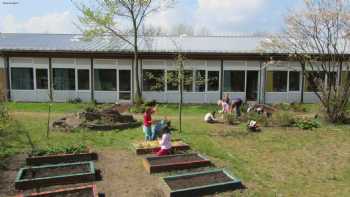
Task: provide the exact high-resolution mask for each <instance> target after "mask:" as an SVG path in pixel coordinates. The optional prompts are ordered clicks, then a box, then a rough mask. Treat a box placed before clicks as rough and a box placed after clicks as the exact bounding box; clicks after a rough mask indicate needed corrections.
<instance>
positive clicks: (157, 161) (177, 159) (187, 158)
mask: <svg viewBox="0 0 350 197" xmlns="http://www.w3.org/2000/svg"><path fill="white" fill-rule="evenodd" d="M202 160H204V159H203V158H202V157H200V156H199V155H197V154H189V155H177V156H173V157H167V156H165V157H155V158H152V159H149V163H150V164H151V165H152V166H153V165H164V164H169V163H171V164H175V163H184V162H191V161H192V162H193V161H202Z"/></svg>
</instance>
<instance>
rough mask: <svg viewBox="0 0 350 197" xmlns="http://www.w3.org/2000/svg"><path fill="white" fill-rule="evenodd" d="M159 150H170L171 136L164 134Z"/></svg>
mask: <svg viewBox="0 0 350 197" xmlns="http://www.w3.org/2000/svg"><path fill="white" fill-rule="evenodd" d="M160 148H161V149H166V150H169V149H171V135H170V134H169V133H164V134H163V136H162V140H161V141H160Z"/></svg>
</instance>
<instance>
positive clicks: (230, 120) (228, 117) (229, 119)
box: [224, 113, 239, 125]
mask: <svg viewBox="0 0 350 197" xmlns="http://www.w3.org/2000/svg"><path fill="white" fill-rule="evenodd" d="M224 123H225V124H228V125H235V124H239V122H238V120H237V118H236V116H235V115H233V114H230V113H225V114H224Z"/></svg>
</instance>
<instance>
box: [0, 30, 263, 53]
mask: <svg viewBox="0 0 350 197" xmlns="http://www.w3.org/2000/svg"><path fill="white" fill-rule="evenodd" d="M130 39H131V37H130ZM264 39H268V37H267V36H263V35H253V34H252V35H234V36H183V37H179V36H140V39H139V51H140V52H145V53H176V52H183V53H220V54H247V53H248V54H256V53H261V50H259V46H260V42H261V41H263V40H264ZM0 51H3V52H18V51H20V52H32V51H36V52H56V51H57V52H91V53H93V52H102V53H113V52H119V53H132V47H131V46H130V45H128V44H127V43H126V42H125V41H122V40H120V39H117V38H116V37H107V36H106V37H96V38H93V39H91V40H86V39H84V38H83V36H82V35H80V34H31V33H29V34H28V33H1V34H0Z"/></svg>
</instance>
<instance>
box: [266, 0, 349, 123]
mask: <svg viewBox="0 0 350 197" xmlns="http://www.w3.org/2000/svg"><path fill="white" fill-rule="evenodd" d="M304 3H305V8H303V9H300V10H291V11H290V12H289V15H288V16H287V17H286V25H285V29H284V31H283V33H282V34H279V35H274V36H271V38H270V39H267V40H265V41H263V42H262V45H261V46H262V47H263V49H264V50H266V51H268V52H270V53H275V52H278V53H285V54H289V56H288V57H289V59H290V60H293V61H299V63H300V65H301V67H302V72H303V78H304V77H305V79H306V80H305V81H306V82H308V84H309V87H311V89H312V91H313V92H314V93H315V94H316V95H317V97H318V98H319V100H320V102H321V104H322V106H323V107H324V110H325V112H326V116H327V118H328V119H329V120H330V121H332V122H338V121H342V120H344V118H345V114H344V112H345V107H346V105H347V104H348V101H349V96H350V79H349V78H347V79H342V77H345V76H344V75H342V74H344V73H345V72H344V71H345V70H347V71H349V67H348V66H349V65H348V61H349V55H348V53H349V52H350V51H349V46H348V42H349V33H350V3H349V1H348V0H305V1H304ZM302 83H304V81H303V82H302ZM302 92H304V85H302Z"/></svg>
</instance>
